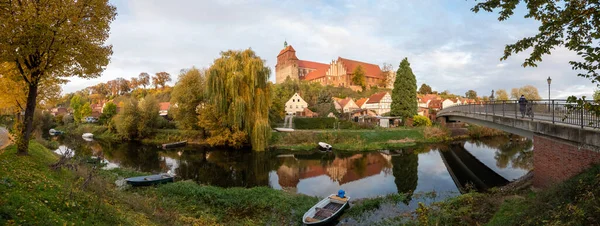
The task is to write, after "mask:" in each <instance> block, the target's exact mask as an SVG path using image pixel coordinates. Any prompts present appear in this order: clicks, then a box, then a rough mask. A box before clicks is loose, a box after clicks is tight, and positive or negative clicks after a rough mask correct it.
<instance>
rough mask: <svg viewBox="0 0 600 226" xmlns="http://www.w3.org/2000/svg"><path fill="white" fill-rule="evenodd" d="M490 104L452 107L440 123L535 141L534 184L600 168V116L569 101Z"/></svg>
mask: <svg viewBox="0 0 600 226" xmlns="http://www.w3.org/2000/svg"><path fill="white" fill-rule="evenodd" d="M523 107H524V109H525V112H523V113H525V114H523V113H522V112H521V105H519V103H518V102H517V101H491V102H482V103H476V104H475V103H474V104H462V105H454V106H450V107H447V108H444V109H442V110H441V111H439V112H438V114H437V118H438V120H439V121H440V122H442V123H446V122H466V123H472V124H478V125H481V126H485V127H489V128H494V129H499V130H503V131H506V132H509V133H513V134H517V135H521V136H524V137H527V138H531V139H533V145H534V151H533V153H534V154H533V165H534V176H533V184H534V186H536V187H547V186H550V185H552V184H555V183H558V182H561V181H563V180H566V179H568V178H570V177H572V176H574V175H576V174H578V173H580V172H581V171H583V170H585V169H586V168H588V167H589V166H591V165H592V164H598V163H600V115H598V114H596V113H594V112H592V111H588V110H586V109H584V108H580V107H577V104H571V103H568V102H567V101H566V100H544V101H529V102H528V104H527V105H525V106H523Z"/></svg>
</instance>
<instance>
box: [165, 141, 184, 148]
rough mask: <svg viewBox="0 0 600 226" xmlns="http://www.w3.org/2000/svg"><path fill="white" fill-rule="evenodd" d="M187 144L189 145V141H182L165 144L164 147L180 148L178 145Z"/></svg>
mask: <svg viewBox="0 0 600 226" xmlns="http://www.w3.org/2000/svg"><path fill="white" fill-rule="evenodd" d="M186 145H187V141H181V142H175V143H169V144H163V145H162V148H164V149H167V148H178V147H184V146H186Z"/></svg>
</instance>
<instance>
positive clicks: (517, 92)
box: [510, 85, 542, 100]
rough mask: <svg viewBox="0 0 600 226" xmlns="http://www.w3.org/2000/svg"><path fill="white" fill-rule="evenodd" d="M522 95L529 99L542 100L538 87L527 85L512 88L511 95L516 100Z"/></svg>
mask: <svg viewBox="0 0 600 226" xmlns="http://www.w3.org/2000/svg"><path fill="white" fill-rule="evenodd" d="M521 95H525V98H526V99H528V100H541V99H542V97H540V94H539V93H538V90H537V88H535V86H532V85H526V86H523V87H521V88H512V89H511V90H510V97H511V98H512V99H514V100H518V99H519V98H520V97H521Z"/></svg>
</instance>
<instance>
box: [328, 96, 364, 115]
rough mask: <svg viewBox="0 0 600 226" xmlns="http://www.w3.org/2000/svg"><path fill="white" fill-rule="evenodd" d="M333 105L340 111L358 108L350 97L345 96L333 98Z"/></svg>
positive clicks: (345, 111) (350, 110) (344, 111)
mask: <svg viewBox="0 0 600 226" xmlns="http://www.w3.org/2000/svg"><path fill="white" fill-rule="evenodd" d="M333 101H334V103H333V105H334V106H335V110H337V111H338V112H340V113H349V112H352V111H354V110H357V109H360V108H359V107H358V105H356V103H355V102H354V100H352V98H350V97H346V98H344V99H340V98H333Z"/></svg>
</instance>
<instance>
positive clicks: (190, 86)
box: [169, 68, 204, 129]
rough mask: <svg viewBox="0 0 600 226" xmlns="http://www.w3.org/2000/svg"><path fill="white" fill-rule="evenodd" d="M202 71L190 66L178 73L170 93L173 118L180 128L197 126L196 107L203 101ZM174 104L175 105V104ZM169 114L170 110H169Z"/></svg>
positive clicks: (194, 127)
mask: <svg viewBox="0 0 600 226" xmlns="http://www.w3.org/2000/svg"><path fill="white" fill-rule="evenodd" d="M203 74H204V72H202V71H200V70H198V69H196V68H192V69H190V70H187V71H185V73H182V74H180V75H179V80H178V81H177V83H176V84H175V87H173V92H172V93H171V105H172V106H173V107H171V110H170V111H172V116H173V119H175V122H176V123H177V127H179V128H180V129H196V128H198V114H197V112H196V109H197V108H198V105H200V103H202V101H203V91H204V75H203ZM175 105H176V106H175ZM169 114H171V112H169Z"/></svg>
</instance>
